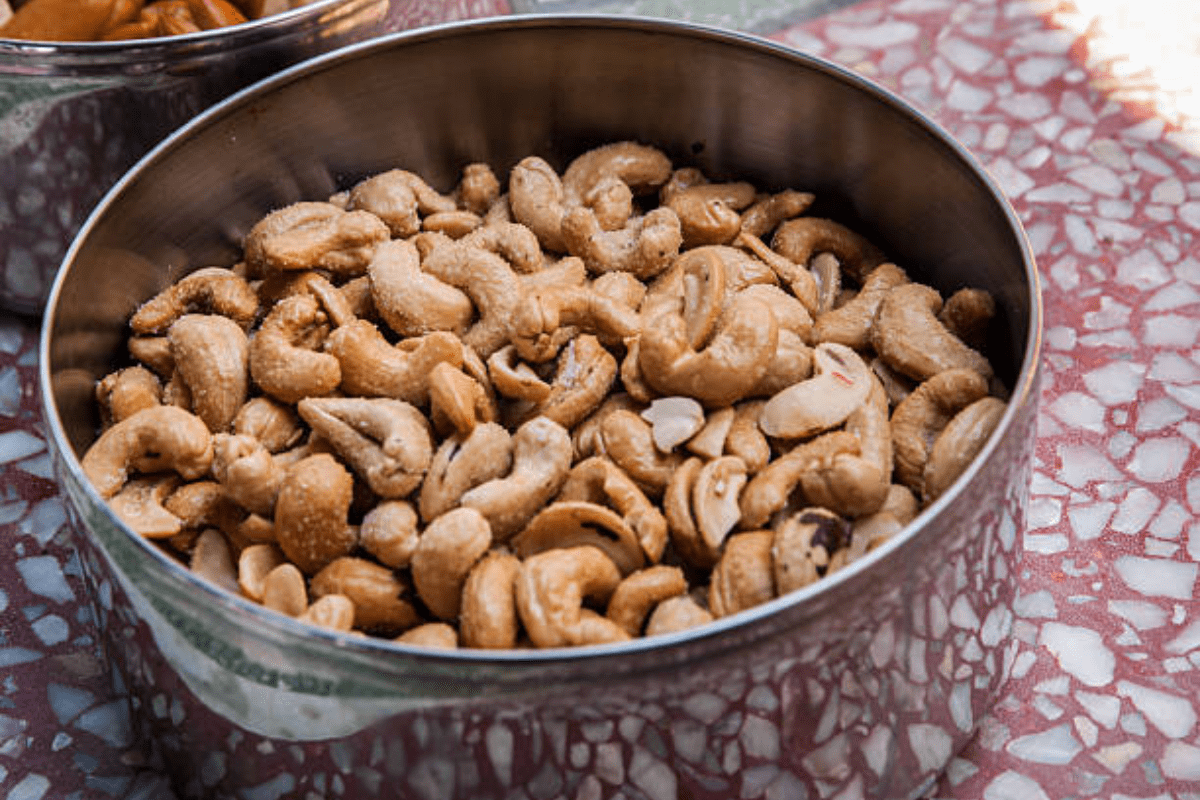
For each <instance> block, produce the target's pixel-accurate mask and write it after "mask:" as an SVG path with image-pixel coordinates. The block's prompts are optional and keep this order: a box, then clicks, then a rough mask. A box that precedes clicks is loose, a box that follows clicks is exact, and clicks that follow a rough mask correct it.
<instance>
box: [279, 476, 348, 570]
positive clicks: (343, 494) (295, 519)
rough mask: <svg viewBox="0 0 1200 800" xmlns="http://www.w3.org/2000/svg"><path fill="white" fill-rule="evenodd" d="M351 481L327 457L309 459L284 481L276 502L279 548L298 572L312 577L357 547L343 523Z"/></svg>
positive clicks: (346, 524) (345, 516)
mask: <svg viewBox="0 0 1200 800" xmlns="http://www.w3.org/2000/svg"><path fill="white" fill-rule="evenodd" d="M353 497H354V478H353V477H351V475H350V473H349V472H347V471H346V468H345V467H343V466H342V465H341V464H339V463H338V462H337V461H336V460H335V459H334V458H333V456H331V455H329V454H328V453H319V454H317V455H313V456H308V457H307V458H304V459H301V460H300V461H298V462H297V463H296V464H294V465H293V466H292V467H291V468H290V469H289V470H288V471H287V472H286V473H285V474H284V476H283V481H282V482H281V483H280V485H279V495H278V497H277V498H276V500H275V535H276V539H277V541H278V542H279V547H280V549H282V550H283V552H284V553H285V554H286V555H287V557H288V560H290V561H291V562H292V563H293V564H295V565H296V566H297V567H298V568H299V569H300V571H301V572H303V573H305V574H306V575H313V574H314V573H316V572H318V571H320V570H321V568H322V567H324V566H325V565H327V564H329V563H330V562H331V561H333V560H334V559H336V558H339V557H341V556H345V555H349V554H350V552H351V551H352V550H353V549H354V547H355V546H356V545H357V544H358V532H357V530H356V529H355V528H354V527H353V526H351V525H350V524H348V523H347V515H348V513H349V511H350V502H351V500H353Z"/></svg>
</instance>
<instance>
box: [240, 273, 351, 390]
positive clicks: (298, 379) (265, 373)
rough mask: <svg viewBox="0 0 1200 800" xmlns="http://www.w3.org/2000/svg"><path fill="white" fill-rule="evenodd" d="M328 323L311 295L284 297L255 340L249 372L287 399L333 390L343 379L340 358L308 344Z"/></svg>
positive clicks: (250, 356) (319, 336)
mask: <svg viewBox="0 0 1200 800" xmlns="http://www.w3.org/2000/svg"><path fill="white" fill-rule="evenodd" d="M366 324H370V323H366ZM326 325H327V317H326V315H325V313H324V312H323V311H322V310H321V307H320V304H319V303H318V301H317V299H316V298H315V297H314V296H312V295H311V294H297V295H292V296H291V297H286V298H284V299H283V300H280V301H279V303H278V304H276V305H275V307H274V308H272V309H271V311H270V313H269V314H267V316H266V318H265V319H264V320H263V321H262V324H261V325H259V327H258V331H257V332H256V333H255V334H254V337H253V338H252V339H251V340H250V347H249V361H250V377H251V378H252V379H253V380H254V382H255V383H256V384H257V385H258V387H259V388H260V389H262V390H263V391H264V392H266V393H267V394H269V395H271V396H273V397H275V398H277V399H279V400H282V401H283V402H285V403H295V402H296V401H298V400H301V399H302V398H305V397H319V396H322V395H327V394H329V393H330V392H332V391H333V390H334V389H336V388H337V387H338V384H339V383H340V382H341V380H342V369H341V366H340V364H339V363H338V359H337V358H336V357H334V356H333V355H330V354H329V353H321V352H318V351H316V350H313V349H311V348H310V347H308V346H306V344H307V342H308V341H309V340H311V339H313V338H315V339H316V340H317V341H318V342H319V341H321V339H323V337H324V331H325V329H326Z"/></svg>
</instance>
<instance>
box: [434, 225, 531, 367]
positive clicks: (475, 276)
mask: <svg viewBox="0 0 1200 800" xmlns="http://www.w3.org/2000/svg"><path fill="white" fill-rule="evenodd" d="M422 267H423V269H424V270H425V271H426V272H428V273H429V274H430V275H433V276H434V277H436V278H439V279H440V280H442V281H445V282H446V283H448V284H450V285H451V286H454V287H457V288H459V289H462V290H463V291H464V292H466V293H467V295H468V296H469V297H470V298H471V300H472V301H473V302H474V303H475V308H476V310H477V311H478V315H479V318H478V319H477V320H476V322H475V323H474V324H473V325H471V327H469V328H468V329H467V330H466V332H464V333H463V335H462V341H463V343H464V344H466V345H468V346H470V347H472V348H474V349H475V351H476V352H478V353H479V355H480V357H481V358H487V357H488V356H490V355H491V354H492V353H494V352H496V351H497V350H499V349H500V348H501V347H503V346H504V345H506V344H508V341H509V337H510V334H511V330H512V329H511V326H512V320H513V317H514V316H515V315H516V313H517V311H518V309H519V307H520V305H521V302H522V299H523V298H524V292H523V291H522V288H521V280H520V278H519V277H518V276H517V273H516V272H514V271H513V268H512V267H511V266H509V264H508V262H506V261H505V260H504V259H503V258H501V257H500V256H498V255H496V254H495V253H492V252H489V251H487V250H484V249H482V248H479V247H471V246H468V245H464V244H461V243H459V242H450V243H446V244H442V245H440V246H438V247H435V248H434V249H433V252H431V253H430V254H429V256H428V257H427V258H426V259H425V262H424V264H423V265H422Z"/></svg>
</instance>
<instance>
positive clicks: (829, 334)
mask: <svg viewBox="0 0 1200 800" xmlns="http://www.w3.org/2000/svg"><path fill="white" fill-rule="evenodd" d="M904 283H908V276H907V275H906V274H905V272H904V270H902V269H900V268H899V267H897V266H896V265H895V264H891V263H884V264H880V265H879V266H878V267H875V268H874V269H873V270H871V272H870V273H869V274H868V275H867V278H866V280H865V281H864V282H863V285H862V288H861V289H860V290H859V291H858V293H857V294H856V295H854V298H853V299H852V300H850V302H848V303H846V304H845V305H842V306H838V307H837V308H834V309H831V310H829V311H826V312H825V313H824V314H821V315H820V316H819V317H817V322H816V327H815V328H814V330H813V333H814V334H815V335H816V337H817V341H818V342H837V343H838V344H844V345H845V346H846V347H851V348H853V349H855V350H865V349H867V348H868V347H870V346H871V328H872V326H873V325H874V323H875V314H876V313H877V312H878V311H879V306H880V305H881V304H882V303H883V298H884V297H886V296H887V295H888V293H889V292H891V291H892V290H893V289H895V288H896V287H897V286H900V285H901V284H904Z"/></svg>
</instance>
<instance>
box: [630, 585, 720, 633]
mask: <svg viewBox="0 0 1200 800" xmlns="http://www.w3.org/2000/svg"><path fill="white" fill-rule="evenodd" d="M712 621H713V615H712V614H711V613H710V612H709V610H708V609H707V608H705V607H703V606H702V605H700V604H699V603H697V602H696V601H695V600H694V599H692V597H691V595H686V594H681V595H676V596H674V597H668V598H667V599H665V600H663V601H662V602H661V603H659V604H658V605H657V606H655V607H654V610H653V611H652V612H650V619H648V620H647V621H646V635H647V636H663V635H666V634H668V633H678V632H679V631H686V630H689V629H691V628H698V627H699V626H701V625H707V624H708V623H710V622H712Z"/></svg>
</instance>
